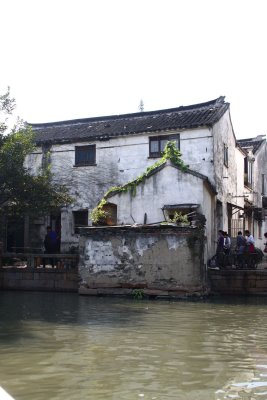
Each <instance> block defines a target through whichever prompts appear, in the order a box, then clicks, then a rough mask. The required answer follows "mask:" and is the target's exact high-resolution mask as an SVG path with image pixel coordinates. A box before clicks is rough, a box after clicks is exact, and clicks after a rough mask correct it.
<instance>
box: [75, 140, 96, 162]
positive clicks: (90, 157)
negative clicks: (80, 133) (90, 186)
mask: <svg viewBox="0 0 267 400" xmlns="http://www.w3.org/2000/svg"><path fill="white" fill-rule="evenodd" d="M95 158H96V150H95V144H93V145H89V146H77V147H75V165H79V166H80V165H81V166H82V165H95Z"/></svg>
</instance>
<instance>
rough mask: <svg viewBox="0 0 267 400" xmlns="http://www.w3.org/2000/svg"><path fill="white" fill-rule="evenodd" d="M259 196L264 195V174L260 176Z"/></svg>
mask: <svg viewBox="0 0 267 400" xmlns="http://www.w3.org/2000/svg"><path fill="white" fill-rule="evenodd" d="M261 195H262V196H264V195H265V176H264V174H262V175H261Z"/></svg>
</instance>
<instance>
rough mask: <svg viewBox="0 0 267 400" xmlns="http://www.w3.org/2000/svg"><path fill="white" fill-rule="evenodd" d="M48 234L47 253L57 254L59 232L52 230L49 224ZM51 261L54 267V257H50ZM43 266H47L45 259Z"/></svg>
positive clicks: (45, 241) (45, 244) (45, 242)
mask: <svg viewBox="0 0 267 400" xmlns="http://www.w3.org/2000/svg"><path fill="white" fill-rule="evenodd" d="M46 231H47V232H46V235H45V239H44V247H45V254H55V253H57V252H58V238H57V233H56V232H55V231H53V230H52V228H51V226H47V228H46ZM49 262H50V263H51V265H52V268H54V264H55V262H54V259H53V258H50V259H49ZM43 267H45V259H44V260H43Z"/></svg>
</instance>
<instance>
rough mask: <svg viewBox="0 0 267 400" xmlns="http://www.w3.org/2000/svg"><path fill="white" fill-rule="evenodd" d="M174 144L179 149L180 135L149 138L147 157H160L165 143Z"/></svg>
mask: <svg viewBox="0 0 267 400" xmlns="http://www.w3.org/2000/svg"><path fill="white" fill-rule="evenodd" d="M169 141H172V142H175V144H176V147H177V149H180V135H167V136H154V137H150V138H149V157H161V156H162V153H163V150H164V148H165V146H166V144H167V142H169Z"/></svg>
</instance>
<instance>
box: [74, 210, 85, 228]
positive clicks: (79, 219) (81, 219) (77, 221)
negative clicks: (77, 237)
mask: <svg viewBox="0 0 267 400" xmlns="http://www.w3.org/2000/svg"><path fill="white" fill-rule="evenodd" d="M73 220H74V232H75V233H78V231H79V229H78V228H79V227H81V226H88V210H79V211H73Z"/></svg>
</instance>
